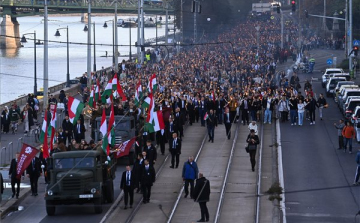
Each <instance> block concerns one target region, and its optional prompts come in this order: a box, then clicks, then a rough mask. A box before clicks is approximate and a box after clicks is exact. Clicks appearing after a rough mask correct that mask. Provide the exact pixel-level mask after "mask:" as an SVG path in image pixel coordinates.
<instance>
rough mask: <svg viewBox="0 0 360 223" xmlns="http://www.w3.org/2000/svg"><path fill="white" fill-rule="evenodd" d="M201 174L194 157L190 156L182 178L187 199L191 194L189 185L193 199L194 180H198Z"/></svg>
mask: <svg viewBox="0 0 360 223" xmlns="http://www.w3.org/2000/svg"><path fill="white" fill-rule="evenodd" d="M198 173H199V169H198V166H197V164H196V162H195V161H194V157H193V156H190V157H189V160H188V161H186V162H185V163H184V167H183V171H182V178H183V181H184V182H185V184H184V190H185V198H187V196H188V194H189V184H190V198H193V193H194V180H195V179H196V178H197V176H198Z"/></svg>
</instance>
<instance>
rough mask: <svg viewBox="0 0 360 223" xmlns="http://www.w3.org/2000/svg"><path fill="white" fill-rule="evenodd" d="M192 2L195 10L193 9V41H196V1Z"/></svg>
mask: <svg viewBox="0 0 360 223" xmlns="http://www.w3.org/2000/svg"><path fill="white" fill-rule="evenodd" d="M194 4H195V10H194V43H196V39H197V26H196V13H197V6H198V5H197V1H196V0H194Z"/></svg>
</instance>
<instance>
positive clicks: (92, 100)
mask: <svg viewBox="0 0 360 223" xmlns="http://www.w3.org/2000/svg"><path fill="white" fill-rule="evenodd" d="M95 88H96V87H95ZM95 88H94V85H92V86H91V92H90V99H89V106H90V108H96V99H95Z"/></svg>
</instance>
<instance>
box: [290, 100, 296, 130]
mask: <svg viewBox="0 0 360 223" xmlns="http://www.w3.org/2000/svg"><path fill="white" fill-rule="evenodd" d="M297 103H298V101H297V100H296V99H295V95H291V98H290V100H289V108H290V122H291V125H296V116H297V109H298V107H297Z"/></svg>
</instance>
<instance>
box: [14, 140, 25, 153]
mask: <svg viewBox="0 0 360 223" xmlns="http://www.w3.org/2000/svg"><path fill="white" fill-rule="evenodd" d="M23 142H24V138H23V137H20V138H18V140H17V149H16V152H20V149H21V147H22V144H23Z"/></svg>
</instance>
